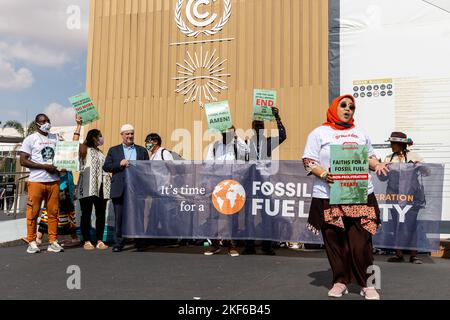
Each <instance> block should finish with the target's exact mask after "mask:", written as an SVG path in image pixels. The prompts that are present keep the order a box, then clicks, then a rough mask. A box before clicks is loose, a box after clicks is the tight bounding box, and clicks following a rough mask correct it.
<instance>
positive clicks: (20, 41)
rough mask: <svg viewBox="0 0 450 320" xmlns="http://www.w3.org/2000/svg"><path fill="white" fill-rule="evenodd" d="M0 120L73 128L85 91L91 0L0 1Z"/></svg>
mask: <svg viewBox="0 0 450 320" xmlns="http://www.w3.org/2000/svg"><path fill="white" fill-rule="evenodd" d="M0 8H1V10H0V121H2V122H3V123H5V121H7V120H18V121H20V122H22V123H25V121H26V120H27V118H28V121H31V120H32V119H34V116H35V115H36V114H37V113H40V112H45V113H47V114H48V115H49V117H50V119H51V120H52V123H53V125H55V126H62V125H71V124H73V122H74V120H73V119H74V112H73V110H72V108H70V104H69V101H68V100H67V98H68V97H69V96H72V95H75V94H77V93H80V92H83V91H84V89H85V78H86V60H87V42H88V21H89V0H39V1H30V0H0Z"/></svg>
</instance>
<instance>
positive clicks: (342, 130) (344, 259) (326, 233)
mask: <svg viewBox="0 0 450 320" xmlns="http://www.w3.org/2000/svg"><path fill="white" fill-rule="evenodd" d="M355 110H356V106H355V100H354V98H353V96H351V95H344V96H340V97H337V98H336V99H334V101H333V102H332V104H331V106H330V107H329V109H328V113H327V122H325V123H324V124H323V125H322V126H320V127H318V128H316V129H314V130H313V131H312V132H311V133H310V135H309V136H308V140H307V143H306V147H305V151H304V154H303V157H302V158H303V163H304V166H305V170H306V171H307V173H308V174H309V175H311V174H312V175H314V176H315V179H314V186H313V199H312V202H311V208H310V212H309V219H308V229H309V230H310V231H312V232H314V233H315V234H317V235H319V233H322V237H323V240H324V244H325V249H326V252H327V256H328V260H329V262H330V265H331V269H332V271H333V288H332V289H331V290H330V291H329V292H328V296H330V297H336V298H338V297H341V296H342V295H343V294H347V293H348V290H347V285H348V284H350V283H352V282H356V283H357V284H359V285H360V286H361V287H362V290H361V295H362V296H364V297H365V298H366V299H369V300H378V299H379V298H380V296H379V294H378V292H377V291H376V289H375V287H373V286H371V285H369V284H368V279H369V276H371V275H372V272H371V271H370V267H371V266H372V265H373V255H372V236H373V235H375V233H376V231H377V228H378V226H379V223H380V219H379V215H380V210H379V208H378V203H377V200H376V198H375V195H374V193H373V184H372V182H371V179H370V175H369V177H368V179H369V180H368V197H367V202H366V203H360V204H343V205H330V185H331V184H333V183H334V182H335V180H334V178H333V175H331V174H329V168H330V167H331V164H330V163H331V159H330V158H331V154H330V149H331V146H332V145H366V146H367V150H368V156H369V168H370V169H371V170H374V171H376V173H377V174H385V175H386V174H387V171H388V170H387V168H386V165H385V164H383V163H380V162H379V161H378V160H377V158H376V156H375V153H374V150H373V148H372V145H371V142H370V139H369V137H368V136H367V134H366V133H364V131H362V130H361V129H359V128H356V127H355V124H354V118H353V116H354V114H355Z"/></svg>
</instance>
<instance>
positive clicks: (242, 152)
mask: <svg viewBox="0 0 450 320" xmlns="http://www.w3.org/2000/svg"><path fill="white" fill-rule="evenodd" d="M248 154H249V149H248V146H247V144H246V143H245V141H244V140H242V139H241V138H239V137H237V136H236V129H235V128H234V126H232V127H231V128H230V129H228V130H227V131H226V132H223V133H222V139H221V140H220V141H215V142H213V143H212V144H210V146H209V147H208V153H207V155H206V161H217V162H220V161H237V160H241V161H245V160H246V159H247V158H248ZM222 243H223V245H224V246H227V247H228V254H229V255H230V256H232V257H238V256H239V252H238V251H237V249H236V243H235V241H234V240H224V241H222ZM220 251H221V248H220V240H219V239H214V240H213V241H212V245H211V246H210V247H209V249H208V250H207V251H205V252H204V255H206V256H211V255H214V254H217V253H220Z"/></svg>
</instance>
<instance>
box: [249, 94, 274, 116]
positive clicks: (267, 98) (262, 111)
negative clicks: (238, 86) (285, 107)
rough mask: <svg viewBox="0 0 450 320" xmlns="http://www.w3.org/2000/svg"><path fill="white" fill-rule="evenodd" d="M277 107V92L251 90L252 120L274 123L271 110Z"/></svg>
mask: <svg viewBox="0 0 450 320" xmlns="http://www.w3.org/2000/svg"><path fill="white" fill-rule="evenodd" d="M276 106H277V92H276V91H274V90H261V89H254V90H253V120H259V121H274V120H275V117H274V116H273V114H272V108H275V107H276Z"/></svg>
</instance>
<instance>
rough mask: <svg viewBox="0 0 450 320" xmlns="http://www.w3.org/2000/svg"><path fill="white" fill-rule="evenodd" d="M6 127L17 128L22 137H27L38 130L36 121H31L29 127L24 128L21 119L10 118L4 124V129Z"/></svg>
mask: <svg viewBox="0 0 450 320" xmlns="http://www.w3.org/2000/svg"><path fill="white" fill-rule="evenodd" d="M5 128H13V129H15V130H16V131H17V132H18V133H19V134H20V135H21V136H22V138H26V137H28V136H29V135H30V134H32V133H34V132H36V125H35V123H34V121H32V122H30V124H29V125H28V127H27V128H24V126H23V125H22V124H21V123H20V122H19V121H16V120H10V121H6V123H5V124H4V125H3V129H5Z"/></svg>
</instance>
